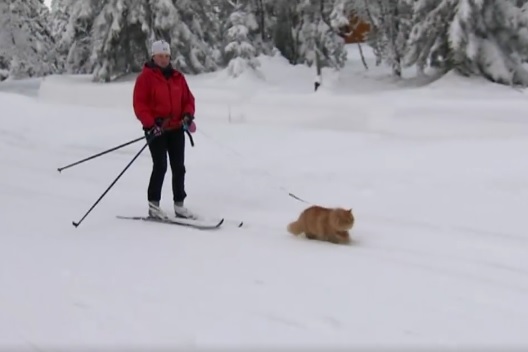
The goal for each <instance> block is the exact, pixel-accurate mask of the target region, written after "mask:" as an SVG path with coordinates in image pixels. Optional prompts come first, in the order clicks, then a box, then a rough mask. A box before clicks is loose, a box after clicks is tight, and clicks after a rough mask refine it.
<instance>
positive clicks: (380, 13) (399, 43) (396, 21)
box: [361, 0, 414, 77]
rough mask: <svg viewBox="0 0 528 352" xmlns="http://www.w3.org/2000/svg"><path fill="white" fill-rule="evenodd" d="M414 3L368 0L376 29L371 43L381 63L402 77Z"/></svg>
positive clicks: (366, 6) (409, 0) (364, 6)
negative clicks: (384, 63) (403, 60)
mask: <svg viewBox="0 0 528 352" xmlns="http://www.w3.org/2000/svg"><path fill="white" fill-rule="evenodd" d="M413 2H414V0H391V1H385V0H364V3H363V4H362V6H361V7H362V8H361V11H364V12H365V13H366V15H367V17H368V19H369V22H370V23H371V25H372V26H373V28H374V29H373V33H372V35H371V36H370V44H371V45H372V47H373V48H374V53H375V54H376V56H377V59H378V62H381V61H385V62H386V63H387V64H388V65H389V66H390V67H391V68H392V73H393V74H394V75H395V76H397V77H400V76H401V73H402V59H403V57H404V55H405V52H406V50H407V40H408V38H409V35H410V32H411V28H412V14H413V7H412V5H413Z"/></svg>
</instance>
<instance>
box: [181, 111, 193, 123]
mask: <svg viewBox="0 0 528 352" xmlns="http://www.w3.org/2000/svg"><path fill="white" fill-rule="evenodd" d="M193 120H194V116H193V115H191V114H189V113H188V112H186V113H185V114H183V124H184V125H186V126H187V127H188V126H190V125H191V123H192V122H193Z"/></svg>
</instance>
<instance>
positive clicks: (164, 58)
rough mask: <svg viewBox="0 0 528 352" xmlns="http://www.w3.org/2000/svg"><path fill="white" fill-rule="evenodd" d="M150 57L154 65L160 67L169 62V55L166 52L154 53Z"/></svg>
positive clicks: (167, 64)
mask: <svg viewBox="0 0 528 352" xmlns="http://www.w3.org/2000/svg"><path fill="white" fill-rule="evenodd" d="M152 59H153V60H154V63H155V64H156V65H158V66H159V67H162V68H165V67H167V66H169V63H170V55H167V54H156V55H154V56H153V57H152Z"/></svg>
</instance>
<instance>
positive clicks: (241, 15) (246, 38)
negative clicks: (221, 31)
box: [224, 0, 260, 77]
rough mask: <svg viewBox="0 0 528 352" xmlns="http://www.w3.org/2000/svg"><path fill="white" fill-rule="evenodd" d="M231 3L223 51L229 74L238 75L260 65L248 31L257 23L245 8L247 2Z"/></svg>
mask: <svg viewBox="0 0 528 352" xmlns="http://www.w3.org/2000/svg"><path fill="white" fill-rule="evenodd" d="M233 5H234V6H233V10H232V12H231V14H230V15H229V22H228V27H229V28H228V29H227V31H226V34H225V40H226V43H227V44H226V46H225V48H224V52H225V59H226V61H227V62H228V66H227V70H228V73H229V75H231V76H233V77H238V76H239V75H240V74H242V73H243V72H245V71H246V70H248V69H249V70H256V69H257V68H258V67H259V66H260V63H259V61H258V59H257V58H256V55H257V51H256V50H255V47H254V46H253V44H252V42H251V40H250V37H251V34H250V32H252V31H255V30H257V29H258V25H257V22H256V20H255V17H254V16H253V14H252V13H250V12H248V11H247V10H246V9H245V7H246V6H247V4H244V3H243V2H242V1H240V0H238V1H237V2H236V3H235V4H233Z"/></svg>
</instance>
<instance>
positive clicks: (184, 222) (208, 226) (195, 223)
mask: <svg viewBox="0 0 528 352" xmlns="http://www.w3.org/2000/svg"><path fill="white" fill-rule="evenodd" d="M117 218H118V219H125V220H140V221H150V222H157V223H162V224H170V225H179V226H187V227H192V228H195V229H198V230H214V229H218V228H220V227H221V226H222V224H223V223H224V219H223V218H222V219H220V220H219V221H217V222H216V223H212V222H211V223H208V222H205V221H201V220H192V219H184V218H166V219H158V218H153V217H149V216H124V215H117Z"/></svg>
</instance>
